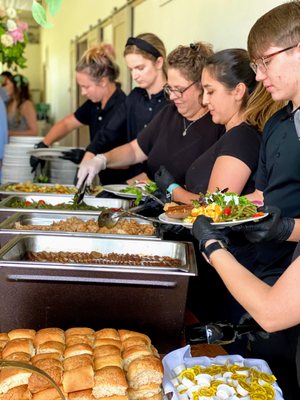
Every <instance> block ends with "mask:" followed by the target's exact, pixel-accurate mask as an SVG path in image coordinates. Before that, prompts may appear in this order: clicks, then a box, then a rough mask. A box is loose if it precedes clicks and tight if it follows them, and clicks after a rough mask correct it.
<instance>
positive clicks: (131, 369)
mask: <svg viewBox="0 0 300 400" xmlns="http://www.w3.org/2000/svg"><path fill="white" fill-rule="evenodd" d="M0 346H1V360H0V367H1V369H0V398H1V400H2V399H3V400H6V399H20V400H21V399H22V400H26V399H33V400H56V399H58V400H59V399H62V400H63V399H65V400H68V399H69V400H97V399H102V400H128V399H129V400H142V399H145V398H147V399H149V400H159V399H161V398H162V379H163V365H162V362H161V360H160V357H159V354H158V352H157V350H156V348H155V347H154V346H153V345H152V343H151V339H150V338H149V336H147V335H146V334H144V333H140V332H135V331H129V330H126V329H119V330H116V329H113V328H104V329H100V330H98V331H95V330H93V329H91V328H88V327H74V328H69V329H67V330H65V331H64V330H62V329H60V328H43V329H40V330H38V331H35V330H33V329H14V330H11V331H9V332H7V333H0Z"/></svg>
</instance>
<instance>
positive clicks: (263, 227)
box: [234, 0, 300, 399]
mask: <svg viewBox="0 0 300 400" xmlns="http://www.w3.org/2000/svg"><path fill="white" fill-rule="evenodd" d="M248 51H249V55H250V58H251V59H252V62H251V64H250V65H251V67H252V69H253V70H254V72H255V73H256V79H257V80H258V81H261V82H262V83H263V85H264V86H265V87H266V89H267V90H268V91H269V92H270V93H271V95H272V97H273V99H274V100H286V101H287V102H288V104H287V106H286V107H284V108H283V109H281V110H280V111H279V112H277V113H276V114H275V115H273V116H272V117H271V119H270V120H269V121H268V122H267V124H266V126H265V129H264V133H263V140H262V146H261V152H260V160H259V165H258V170H257V177H256V191H255V192H254V193H252V194H250V195H249V198H250V199H251V200H262V201H263V202H264V210H265V211H266V212H269V216H268V217H267V218H266V219H264V220H263V221H262V222H258V223H252V224H248V225H239V226H237V227H235V228H234V230H236V231H241V232H243V233H244V234H245V236H246V237H247V238H248V240H249V241H250V242H252V245H251V244H249V248H250V247H251V246H253V247H251V253H252V257H251V260H250V261H249V252H250V250H249V248H248V254H247V256H248V263H247V267H248V269H249V270H251V271H252V272H253V273H254V274H255V275H256V276H258V277H259V278H261V279H263V280H264V281H265V282H266V283H268V284H270V285H273V284H274V283H275V281H276V280H277V279H278V278H279V277H280V276H281V275H282V273H283V272H284V271H285V270H286V268H287V267H288V266H289V264H290V263H291V260H292V256H293V253H294V251H295V248H296V246H297V243H296V242H298V241H299V240H300V1H298V0H294V1H291V2H287V3H284V4H282V5H280V6H278V7H275V8H273V9H272V10H270V11H269V12H268V13H266V14H264V15H263V16H262V17H260V18H259V19H258V20H257V21H256V23H255V24H254V25H253V27H252V28H251V30H250V33H249V36H248ZM274 206H275V207H274ZM296 251H297V253H296V254H298V255H299V254H300V245H299V246H298V248H297V249H296ZM245 255H246V254H245ZM240 261H241V262H242V263H243V260H240ZM245 264H246V263H245ZM262 306H263V305H262ZM286 311H287V313H288V310H286ZM295 333H296V334H295ZM298 335H299V333H298V332H295V330H293V329H292V330H291V329H290V330H285V331H281V332H278V333H275V334H272V335H271V338H270V340H268V341H267V342H265V343H264V342H263V343H259V342H258V343H255V344H254V347H253V348H254V349H255V351H256V354H255V356H257V357H262V358H265V359H267V360H268V361H269V362H270V360H272V361H273V362H274V363H273V365H271V368H272V369H273V372H274V373H275V374H276V373H277V374H281V376H284V378H285V386H286V388H285V390H286V391H285V390H284V395H285V397H284V398H285V399H287V398H291V399H299V398H300V393H299V388H298V387H297V384H296V379H295V375H296V373H295V369H294V367H293V364H294V357H295V353H296V346H297V339H298ZM298 346H299V345H298ZM259 352H260V353H259ZM264 352H265V353H264ZM271 353H272V354H271ZM298 363H299V364H300V355H299V356H298ZM277 367H278V371H276V368H277ZM274 369H275V370H274ZM293 374H294V376H293ZM298 374H299V378H300V365H299V367H298ZM289 379H290V380H289ZM299 382H300V379H299Z"/></svg>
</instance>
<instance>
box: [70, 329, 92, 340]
mask: <svg viewBox="0 0 300 400" xmlns="http://www.w3.org/2000/svg"><path fill="white" fill-rule="evenodd" d="M94 333H95V331H94V329H92V328H86V327H75V328H69V329H67V330H66V331H65V336H66V338H68V337H69V336H72V335H93V334H94Z"/></svg>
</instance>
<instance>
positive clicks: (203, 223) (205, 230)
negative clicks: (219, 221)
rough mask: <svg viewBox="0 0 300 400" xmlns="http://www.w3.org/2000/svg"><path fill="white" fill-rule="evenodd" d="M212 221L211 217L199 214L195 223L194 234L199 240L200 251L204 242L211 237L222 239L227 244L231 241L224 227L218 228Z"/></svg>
mask: <svg viewBox="0 0 300 400" xmlns="http://www.w3.org/2000/svg"><path fill="white" fill-rule="evenodd" d="M211 222H213V220H212V219H211V218H208V217H205V216H204V215H199V217H197V219H196V221H195V222H194V223H193V228H192V235H193V236H194V237H195V238H196V239H197V240H198V242H199V249H200V251H202V249H203V246H204V244H205V243H206V242H207V241H208V240H211V239H216V240H221V241H222V242H223V243H226V244H228V242H229V240H228V238H227V236H226V234H225V232H224V229H217V228H216V227H215V226H214V225H212V224H211Z"/></svg>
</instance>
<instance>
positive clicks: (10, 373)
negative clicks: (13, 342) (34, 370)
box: [0, 368, 31, 393]
mask: <svg viewBox="0 0 300 400" xmlns="http://www.w3.org/2000/svg"><path fill="white" fill-rule="evenodd" d="M30 376H31V372H29V371H25V370H24V369H18V368H11V369H2V370H1V372H0V393H7V392H8V391H9V390H10V389H13V388H15V387H17V386H21V385H27V384H28V381H29V378H30Z"/></svg>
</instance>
